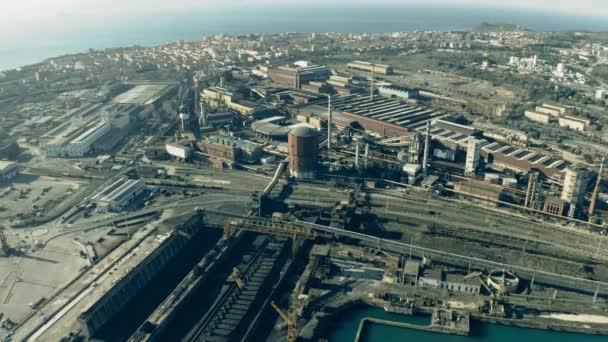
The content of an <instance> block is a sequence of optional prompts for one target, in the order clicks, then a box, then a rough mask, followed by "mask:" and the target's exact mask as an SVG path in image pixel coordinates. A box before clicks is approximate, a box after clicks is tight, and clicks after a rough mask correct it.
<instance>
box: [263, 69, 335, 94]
mask: <svg viewBox="0 0 608 342" xmlns="http://www.w3.org/2000/svg"><path fill="white" fill-rule="evenodd" d="M330 74H331V72H330V70H329V68H327V67H326V66H321V65H310V64H301V63H300V64H299V65H295V64H293V65H285V66H280V67H276V68H269V69H268V78H270V79H271V80H272V81H273V82H274V83H277V84H279V85H281V86H283V87H289V88H301V87H302V85H303V84H308V83H310V82H314V81H325V80H327V79H328V78H329V76H330Z"/></svg>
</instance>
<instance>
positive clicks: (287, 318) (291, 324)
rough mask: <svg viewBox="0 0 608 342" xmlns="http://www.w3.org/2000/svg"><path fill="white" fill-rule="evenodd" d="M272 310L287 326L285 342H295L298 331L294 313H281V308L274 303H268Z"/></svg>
mask: <svg viewBox="0 0 608 342" xmlns="http://www.w3.org/2000/svg"><path fill="white" fill-rule="evenodd" d="M270 305H272V307H273V309H274V310H275V311H276V312H277V313H278V314H279V316H281V319H282V320H283V321H284V322H285V323H286V324H287V341H288V342H296V339H297V338H298V330H297V327H296V317H295V311H293V310H289V315H288V314H286V313H285V312H283V310H281V308H279V306H278V305H277V304H276V303H275V302H274V301H272V302H270Z"/></svg>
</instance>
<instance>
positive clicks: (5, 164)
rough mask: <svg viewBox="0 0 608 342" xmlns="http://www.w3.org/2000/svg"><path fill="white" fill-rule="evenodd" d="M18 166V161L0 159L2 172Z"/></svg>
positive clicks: (0, 170)
mask: <svg viewBox="0 0 608 342" xmlns="http://www.w3.org/2000/svg"><path fill="white" fill-rule="evenodd" d="M16 168H17V163H14V162H11V161H6V160H0V172H2V173H4V172H9V171H11V170H14V169H16Z"/></svg>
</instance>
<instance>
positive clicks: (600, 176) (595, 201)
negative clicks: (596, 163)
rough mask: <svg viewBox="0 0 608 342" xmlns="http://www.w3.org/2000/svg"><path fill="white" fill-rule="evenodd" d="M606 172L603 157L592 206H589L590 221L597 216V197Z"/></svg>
mask: <svg viewBox="0 0 608 342" xmlns="http://www.w3.org/2000/svg"><path fill="white" fill-rule="evenodd" d="M603 170H604V157H603V156H602V163H601V164H600V172H598V174H597V180H596V181H595V187H594V188H593V195H591V204H589V220H590V221H591V220H592V217H593V215H594V214H595V205H596V203H597V195H598V192H599V191H600V184H601V183H602V171H603Z"/></svg>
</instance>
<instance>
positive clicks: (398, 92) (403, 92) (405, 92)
mask: <svg viewBox="0 0 608 342" xmlns="http://www.w3.org/2000/svg"><path fill="white" fill-rule="evenodd" d="M378 94H380V95H382V96H385V97H398V98H401V99H405V100H409V99H415V98H417V97H418V91H416V90H413V89H408V88H405V87H401V86H398V85H387V86H382V87H379V88H378Z"/></svg>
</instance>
